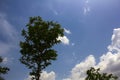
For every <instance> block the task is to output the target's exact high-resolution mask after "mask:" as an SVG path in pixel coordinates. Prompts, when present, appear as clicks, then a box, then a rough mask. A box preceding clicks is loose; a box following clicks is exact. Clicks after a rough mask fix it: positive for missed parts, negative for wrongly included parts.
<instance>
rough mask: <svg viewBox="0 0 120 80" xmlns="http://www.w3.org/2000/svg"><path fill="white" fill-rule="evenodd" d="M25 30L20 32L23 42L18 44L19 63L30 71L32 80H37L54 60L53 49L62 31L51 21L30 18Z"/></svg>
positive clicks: (55, 52)
mask: <svg viewBox="0 0 120 80" xmlns="http://www.w3.org/2000/svg"><path fill="white" fill-rule="evenodd" d="M26 28H27V29H23V30H22V36H23V37H24V41H21V42H20V47H21V49H20V52H21V55H22V56H21V58H20V62H21V63H23V64H25V65H26V66H27V67H28V68H29V69H31V70H32V71H31V72H30V75H32V76H33V77H32V80H39V79H40V73H41V71H42V70H43V69H45V68H46V67H47V66H48V65H50V64H51V61H52V60H56V57H57V51H55V50H54V49H53V46H54V45H55V44H58V43H60V42H61V41H60V40H58V37H59V36H63V35H64V34H63V32H64V29H62V28H61V25H60V24H58V23H56V22H53V21H43V20H42V18H41V17H39V16H38V17H30V20H29V23H28V24H27V25H26Z"/></svg>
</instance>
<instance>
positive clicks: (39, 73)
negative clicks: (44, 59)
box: [36, 64, 41, 80]
mask: <svg viewBox="0 0 120 80" xmlns="http://www.w3.org/2000/svg"><path fill="white" fill-rule="evenodd" d="M40 75H41V69H40V64H38V69H37V75H36V80H40Z"/></svg>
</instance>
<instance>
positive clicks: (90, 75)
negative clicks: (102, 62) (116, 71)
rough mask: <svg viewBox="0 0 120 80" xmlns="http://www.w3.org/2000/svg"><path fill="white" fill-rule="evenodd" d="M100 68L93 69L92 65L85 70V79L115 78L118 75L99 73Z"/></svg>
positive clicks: (103, 79)
mask: <svg viewBox="0 0 120 80" xmlns="http://www.w3.org/2000/svg"><path fill="white" fill-rule="evenodd" d="M99 71H100V68H98V69H95V68H93V67H91V68H90V70H87V72H86V74H87V77H86V79H85V80H117V79H118V77H117V76H114V75H113V74H107V73H100V72H99Z"/></svg>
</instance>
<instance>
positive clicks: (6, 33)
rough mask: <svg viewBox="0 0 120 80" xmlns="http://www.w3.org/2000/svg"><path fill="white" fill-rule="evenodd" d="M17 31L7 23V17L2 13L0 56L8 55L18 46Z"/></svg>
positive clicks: (0, 18)
mask: <svg viewBox="0 0 120 80" xmlns="http://www.w3.org/2000/svg"><path fill="white" fill-rule="evenodd" d="M17 34H18V33H17V31H16V30H15V29H14V28H13V26H12V25H11V24H10V23H9V22H8V21H7V19H6V15H5V14H3V13H0V54H4V53H7V52H8V51H9V50H10V49H11V48H13V47H15V45H16V44H17V39H18V37H17Z"/></svg>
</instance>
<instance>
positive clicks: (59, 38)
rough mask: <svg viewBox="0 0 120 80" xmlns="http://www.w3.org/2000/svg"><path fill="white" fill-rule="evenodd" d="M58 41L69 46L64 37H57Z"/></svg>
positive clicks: (67, 40)
mask: <svg viewBox="0 0 120 80" xmlns="http://www.w3.org/2000/svg"><path fill="white" fill-rule="evenodd" d="M58 40H61V42H62V43H63V44H65V45H69V39H68V38H67V37H66V36H63V37H61V36H59V37H58Z"/></svg>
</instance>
